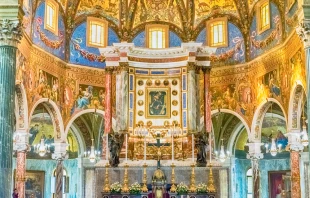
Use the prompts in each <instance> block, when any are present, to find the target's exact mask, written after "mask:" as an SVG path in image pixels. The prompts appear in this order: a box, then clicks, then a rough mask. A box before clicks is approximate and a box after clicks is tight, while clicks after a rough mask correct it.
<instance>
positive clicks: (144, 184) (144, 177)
mask: <svg viewBox="0 0 310 198" xmlns="http://www.w3.org/2000/svg"><path fill="white" fill-rule="evenodd" d="M146 167H147V164H146V163H144V165H143V168H144V169H143V186H142V189H141V190H142V192H148V189H147V175H146Z"/></svg>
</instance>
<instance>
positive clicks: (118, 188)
mask: <svg viewBox="0 0 310 198" xmlns="http://www.w3.org/2000/svg"><path fill="white" fill-rule="evenodd" d="M110 191H111V193H120V192H121V191H122V184H120V183H119V182H114V183H113V184H111V186H110Z"/></svg>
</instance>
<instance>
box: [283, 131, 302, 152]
mask: <svg viewBox="0 0 310 198" xmlns="http://www.w3.org/2000/svg"><path fill="white" fill-rule="evenodd" d="M286 135H287V137H288V148H289V149H290V150H291V151H298V152H299V151H302V150H304V146H303V145H302V143H301V139H300V135H301V133H300V132H299V131H291V132H289V133H287V134H286Z"/></svg>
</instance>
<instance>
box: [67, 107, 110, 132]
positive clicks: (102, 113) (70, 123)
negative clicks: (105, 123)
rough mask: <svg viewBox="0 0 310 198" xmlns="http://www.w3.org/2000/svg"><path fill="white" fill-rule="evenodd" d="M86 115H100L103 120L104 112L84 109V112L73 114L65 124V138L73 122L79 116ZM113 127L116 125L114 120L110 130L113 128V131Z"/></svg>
mask: <svg viewBox="0 0 310 198" xmlns="http://www.w3.org/2000/svg"><path fill="white" fill-rule="evenodd" d="M87 113H98V114H100V115H102V117H103V118H104V115H105V112H104V111H103V110H100V109H85V110H82V111H79V112H77V113H76V114H74V115H73V116H72V117H71V118H70V120H69V121H68V123H67V124H66V129H65V135H66V136H67V134H68V132H69V129H70V127H71V125H72V124H73V122H74V120H75V119H77V118H78V117H79V116H81V115H84V114H87ZM115 125H116V122H115V119H114V118H112V128H113V130H115Z"/></svg>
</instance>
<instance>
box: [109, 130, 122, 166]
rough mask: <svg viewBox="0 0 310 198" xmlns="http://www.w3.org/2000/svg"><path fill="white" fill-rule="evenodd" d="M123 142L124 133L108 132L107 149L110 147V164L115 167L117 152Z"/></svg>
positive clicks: (117, 160) (118, 152)
mask: <svg viewBox="0 0 310 198" xmlns="http://www.w3.org/2000/svg"><path fill="white" fill-rule="evenodd" d="M123 143H124V134H119V133H112V134H109V149H110V159H109V162H110V165H111V166H112V167H117V166H118V164H119V163H120V162H119V154H120V152H121V149H122V146H123Z"/></svg>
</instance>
